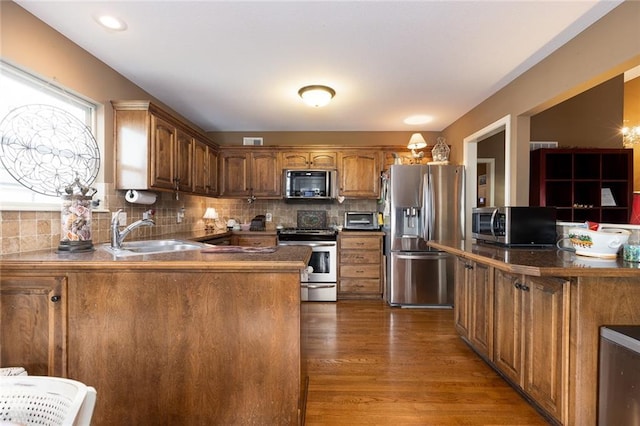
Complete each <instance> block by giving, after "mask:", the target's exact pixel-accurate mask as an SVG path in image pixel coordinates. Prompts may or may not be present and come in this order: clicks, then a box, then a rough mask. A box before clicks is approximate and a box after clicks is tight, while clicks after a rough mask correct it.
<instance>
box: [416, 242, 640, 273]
mask: <svg viewBox="0 0 640 426" xmlns="http://www.w3.org/2000/svg"><path fill="white" fill-rule="evenodd" d="M428 244H429V246H431V247H433V248H436V249H438V250H442V251H445V252H447V253H451V254H454V255H456V256H460V257H464V258H467V259H470V260H474V261H478V262H481V263H485V264H488V265H491V266H494V267H496V268H498V269H501V270H504V271H507V272H512V273H518V274H526V275H533V276H567V277H569V276H571V277H579V276H611V277H638V278H640V263H634V262H625V261H623V260H622V259H621V258H620V257H618V258H617V259H599V258H594V257H586V256H578V255H576V254H575V253H573V252H570V251H566V250H558V249H556V248H555V247H554V248H529V247H518V248H509V247H501V246H498V245H492V244H483V243H478V242H476V241H475V240H463V241H429V243H428Z"/></svg>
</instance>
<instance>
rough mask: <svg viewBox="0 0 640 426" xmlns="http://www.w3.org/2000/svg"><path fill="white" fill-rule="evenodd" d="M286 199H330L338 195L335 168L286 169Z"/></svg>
mask: <svg viewBox="0 0 640 426" xmlns="http://www.w3.org/2000/svg"><path fill="white" fill-rule="evenodd" d="M282 178H283V184H282V186H283V188H284V198H285V200H323V199H324V200H330V199H333V198H335V196H336V185H337V182H336V171H335V170H284V171H283V173H282Z"/></svg>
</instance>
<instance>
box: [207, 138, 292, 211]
mask: <svg viewBox="0 0 640 426" xmlns="http://www.w3.org/2000/svg"><path fill="white" fill-rule="evenodd" d="M219 176H220V182H219V183H220V196H221V197H229V198H240V197H250V196H254V197H256V198H265V199H268V198H281V197H282V190H281V187H282V183H281V182H282V168H281V167H280V161H279V158H278V153H277V151H275V150H271V149H265V150H255V148H254V151H249V150H245V149H229V150H224V151H222V152H221V153H220V172H219Z"/></svg>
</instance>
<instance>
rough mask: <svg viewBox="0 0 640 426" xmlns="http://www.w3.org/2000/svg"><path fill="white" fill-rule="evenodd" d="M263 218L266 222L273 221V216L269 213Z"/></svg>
mask: <svg viewBox="0 0 640 426" xmlns="http://www.w3.org/2000/svg"><path fill="white" fill-rule="evenodd" d="M264 216H265V219H266V220H267V222H271V221H272V220H273V215H272V214H271V213H267V214H266V215H264Z"/></svg>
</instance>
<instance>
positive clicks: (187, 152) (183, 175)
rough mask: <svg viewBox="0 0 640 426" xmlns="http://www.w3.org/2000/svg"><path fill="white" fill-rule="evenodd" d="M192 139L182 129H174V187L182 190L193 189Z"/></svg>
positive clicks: (189, 190)
mask: <svg viewBox="0 0 640 426" xmlns="http://www.w3.org/2000/svg"><path fill="white" fill-rule="evenodd" d="M194 143H195V142H194V139H193V137H192V136H191V135H189V134H188V133H185V132H183V131H182V130H179V129H178V130H177V131H176V173H175V176H176V177H175V179H176V180H175V188H176V189H177V190H178V191H182V192H191V191H193V177H192V168H191V165H192V164H193V146H194Z"/></svg>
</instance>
